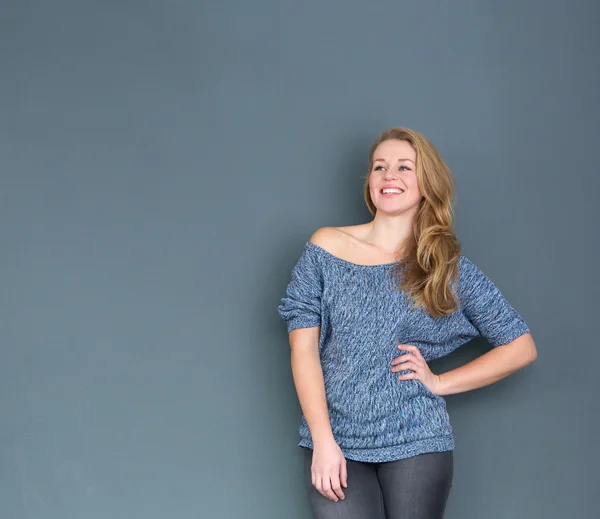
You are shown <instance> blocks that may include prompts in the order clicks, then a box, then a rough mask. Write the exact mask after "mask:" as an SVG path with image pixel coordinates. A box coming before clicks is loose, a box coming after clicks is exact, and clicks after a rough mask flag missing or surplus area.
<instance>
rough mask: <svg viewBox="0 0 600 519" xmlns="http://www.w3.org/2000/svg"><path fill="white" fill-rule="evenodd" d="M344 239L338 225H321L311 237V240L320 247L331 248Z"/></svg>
mask: <svg viewBox="0 0 600 519" xmlns="http://www.w3.org/2000/svg"><path fill="white" fill-rule="evenodd" d="M341 239H342V233H341V232H340V231H339V230H338V228H337V227H321V228H320V229H317V230H316V231H315V232H314V233H313V235H312V236H311V237H310V241H311V242H312V243H314V244H315V245H318V246H319V247H321V248H323V249H325V250H330V249H331V248H335V246H336V244H339V242H340V240H341Z"/></svg>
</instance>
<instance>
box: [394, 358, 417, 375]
mask: <svg viewBox="0 0 600 519" xmlns="http://www.w3.org/2000/svg"><path fill="white" fill-rule="evenodd" d="M424 367H425V365H424V364H423V363H422V362H419V361H418V360H417V359H415V358H412V359H409V360H407V361H405V362H403V363H402V364H396V365H395V366H393V367H392V371H394V372H396V371H402V370H404V369H415V368H418V369H423V368H424Z"/></svg>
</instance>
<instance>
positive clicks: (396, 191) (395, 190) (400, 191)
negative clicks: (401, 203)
mask: <svg viewBox="0 0 600 519" xmlns="http://www.w3.org/2000/svg"><path fill="white" fill-rule="evenodd" d="M382 193H384V194H385V193H403V191H402V189H391V188H389V189H383V190H382Z"/></svg>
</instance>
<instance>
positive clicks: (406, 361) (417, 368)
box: [392, 344, 440, 395]
mask: <svg viewBox="0 0 600 519" xmlns="http://www.w3.org/2000/svg"><path fill="white" fill-rule="evenodd" d="M398 349H399V350H405V351H408V352H410V353H405V354H404V355H400V356H399V357H396V358H395V359H394V360H393V361H392V372H393V373H396V372H398V371H403V370H405V369H410V370H412V372H411V373H405V374H404V375H400V376H399V377H398V380H411V379H413V380H419V381H421V382H422V383H423V384H424V385H425V386H426V387H427V389H429V391H431V392H432V393H433V394H434V395H437V394H438V391H439V388H440V376H439V375H434V374H433V373H432V372H431V370H430V369H429V366H428V365H427V362H425V359H424V358H423V355H421V352H420V351H419V348H417V347H416V346H413V345H412V344H399V345H398Z"/></svg>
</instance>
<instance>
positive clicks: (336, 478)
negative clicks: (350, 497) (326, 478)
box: [331, 467, 344, 499]
mask: <svg viewBox="0 0 600 519" xmlns="http://www.w3.org/2000/svg"><path fill="white" fill-rule="evenodd" d="M331 490H332V491H333V493H334V494H335V495H336V496H337V497H338V498H340V499H344V491H343V490H342V485H341V484H340V471H339V467H338V470H337V471H336V472H334V473H333V474H332V475H331Z"/></svg>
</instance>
